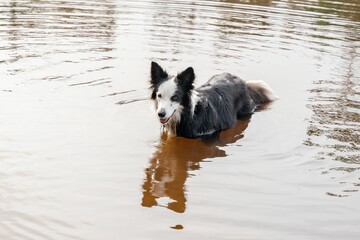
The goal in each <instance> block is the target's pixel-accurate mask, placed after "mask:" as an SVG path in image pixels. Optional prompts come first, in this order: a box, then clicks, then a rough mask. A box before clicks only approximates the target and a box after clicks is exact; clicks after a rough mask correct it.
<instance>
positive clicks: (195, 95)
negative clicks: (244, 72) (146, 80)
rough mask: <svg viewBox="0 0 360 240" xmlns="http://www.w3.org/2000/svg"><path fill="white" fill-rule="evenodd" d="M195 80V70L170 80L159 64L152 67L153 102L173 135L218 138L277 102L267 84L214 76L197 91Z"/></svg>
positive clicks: (224, 75) (170, 77) (174, 76)
mask: <svg viewBox="0 0 360 240" xmlns="http://www.w3.org/2000/svg"><path fill="white" fill-rule="evenodd" d="M194 80H195V73H194V70H193V68H192V67H189V68H187V69H186V70H185V71H183V72H181V73H179V74H177V75H173V76H171V75H168V74H167V73H166V72H165V71H164V70H163V69H162V68H161V67H160V66H159V65H158V64H157V63H155V62H152V64H151V80H150V88H151V90H152V93H151V99H152V100H154V103H155V108H156V112H157V115H158V116H159V120H160V122H161V123H162V124H163V126H164V129H165V130H166V131H167V133H169V134H171V135H175V136H180V137H186V138H197V137H201V136H206V135H211V134H216V133H217V132H219V131H222V130H224V129H228V128H231V127H233V126H235V125H236V123H237V121H238V119H239V118H241V117H243V116H246V115H249V114H251V113H252V112H253V111H254V110H255V108H256V106H257V105H259V104H264V103H269V102H271V101H273V100H275V99H276V97H275V95H274V93H273V91H272V90H271V89H270V87H269V86H268V85H267V84H266V83H265V82H262V81H248V82H245V81H243V80H241V79H240V78H238V77H237V76H234V75H231V74H230V73H223V74H219V75H215V76H213V77H212V78H211V79H210V80H209V81H208V82H206V83H205V84H204V85H202V86H200V87H199V88H196V89H194V86H193V83H194Z"/></svg>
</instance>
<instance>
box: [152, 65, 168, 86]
mask: <svg viewBox="0 0 360 240" xmlns="http://www.w3.org/2000/svg"><path fill="white" fill-rule="evenodd" d="M167 76H168V74H167V73H166V72H165V71H164V70H163V69H162V68H161V67H160V65H159V64H157V63H156V62H151V79H150V83H151V84H152V85H156V84H158V83H159V82H160V81H161V80H162V79H164V78H166V77H167Z"/></svg>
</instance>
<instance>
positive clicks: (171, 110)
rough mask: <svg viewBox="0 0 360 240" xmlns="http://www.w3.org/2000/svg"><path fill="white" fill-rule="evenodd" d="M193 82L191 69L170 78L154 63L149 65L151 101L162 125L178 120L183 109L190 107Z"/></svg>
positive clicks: (192, 70)
mask: <svg viewBox="0 0 360 240" xmlns="http://www.w3.org/2000/svg"><path fill="white" fill-rule="evenodd" d="M194 80H195V74H194V69H193V68H192V67H189V68H187V69H186V70H185V71H183V72H181V73H179V74H177V75H176V76H171V75H168V74H167V72H166V71H164V70H163V69H162V68H161V67H160V65H159V64H157V63H156V62H152V63H151V79H150V85H151V86H150V89H151V90H152V93H151V99H152V100H154V102H155V108H156V113H157V115H158V117H159V120H160V122H161V123H162V124H167V123H168V122H171V121H172V122H178V121H179V120H180V115H181V112H182V111H183V109H184V107H185V106H189V105H190V98H191V90H192V89H193V88H194V86H193V82H194Z"/></svg>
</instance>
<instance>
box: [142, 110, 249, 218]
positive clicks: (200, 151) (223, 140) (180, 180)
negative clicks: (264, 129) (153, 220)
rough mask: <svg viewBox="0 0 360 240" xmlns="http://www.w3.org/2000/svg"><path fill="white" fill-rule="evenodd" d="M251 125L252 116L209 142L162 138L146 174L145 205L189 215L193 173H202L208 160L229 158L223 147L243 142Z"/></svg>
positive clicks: (163, 136)
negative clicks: (189, 182)
mask: <svg viewBox="0 0 360 240" xmlns="http://www.w3.org/2000/svg"><path fill="white" fill-rule="evenodd" d="M249 122H250V117H248V118H245V119H242V120H241V121H239V123H238V124H237V125H236V126H235V127H233V128H231V129H228V130H226V131H222V132H221V133H220V134H218V135H217V136H213V137H211V138H208V139H186V138H180V137H167V136H166V135H165V134H164V135H162V136H161V141H160V144H159V146H158V150H157V151H156V152H155V153H154V155H153V156H152V157H151V158H150V163H149V167H147V168H146V169H145V171H144V172H145V175H146V177H145V179H144V183H143V186H142V188H143V198H142V203H141V205H142V206H144V207H153V206H163V207H166V208H168V209H170V210H173V211H175V212H178V213H183V212H185V209H186V184H185V182H186V180H187V178H188V177H189V176H193V175H194V174H193V173H190V172H192V171H194V170H199V169H200V168H201V167H200V163H201V162H202V161H203V160H204V159H209V158H216V157H225V156H226V152H225V151H224V150H223V149H221V148H220V147H222V146H226V145H227V144H230V143H234V142H236V141H237V140H239V139H241V138H242V137H243V132H244V130H245V129H246V128H247V126H248V124H249ZM161 202H162V203H161ZM163 202H166V203H163Z"/></svg>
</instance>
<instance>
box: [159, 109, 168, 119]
mask: <svg viewBox="0 0 360 240" xmlns="http://www.w3.org/2000/svg"><path fill="white" fill-rule="evenodd" d="M165 115H166V113H165V112H164V111H160V112H158V116H159V117H161V118H163V117H165Z"/></svg>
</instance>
